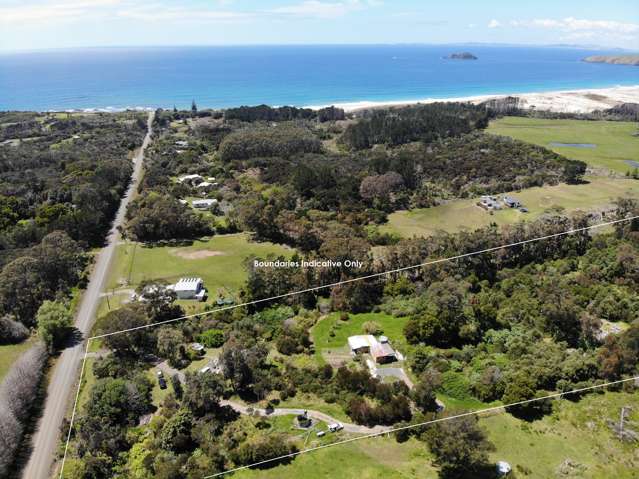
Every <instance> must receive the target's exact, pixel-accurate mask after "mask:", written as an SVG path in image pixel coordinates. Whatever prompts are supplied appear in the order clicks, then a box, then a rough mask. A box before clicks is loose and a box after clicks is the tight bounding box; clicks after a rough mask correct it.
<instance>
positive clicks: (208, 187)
mask: <svg viewBox="0 0 639 479" xmlns="http://www.w3.org/2000/svg"><path fill="white" fill-rule="evenodd" d="M215 186H216V184H215V183H211V182H210V181H203V182H202V183H200V184H199V185H197V186H196V188H197V189H198V190H201V191H211V190H212V189H213V188H215Z"/></svg>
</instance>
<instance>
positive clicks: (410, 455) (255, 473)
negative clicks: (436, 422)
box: [233, 437, 437, 479]
mask: <svg viewBox="0 0 639 479" xmlns="http://www.w3.org/2000/svg"><path fill="white" fill-rule="evenodd" d="M429 457H430V456H429V453H428V451H427V448H426V446H425V445H424V444H422V443H420V442H419V441H416V440H415V439H411V440H410V441H407V442H406V443H404V444H398V443H397V442H396V441H395V439H394V438H386V437H379V438H376V439H364V440H362V441H357V442H353V443H349V444H344V445H340V446H335V447H331V448H328V449H321V450H318V451H313V452H311V453H308V454H302V455H300V456H298V457H296V458H295V459H294V460H293V461H292V462H291V463H290V464H288V465H283V466H277V467H274V468H272V469H265V470H258V469H256V470H244V471H240V472H237V473H235V474H234V475H233V476H234V477H237V478H238V479H249V478H251V479H252V478H258V477H259V478H260V479H298V478H302V477H309V478H310V477H331V478H333V479H342V478H343V479H346V478H349V479H350V478H353V479H355V478H356V479H377V478H380V477H384V478H388V479H417V478H420V479H421V478H423V479H436V478H437V472H436V470H435V469H434V468H433V467H432V466H431V465H430V464H429V462H430V461H429Z"/></svg>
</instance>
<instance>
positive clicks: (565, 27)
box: [510, 17, 639, 34]
mask: <svg viewBox="0 0 639 479" xmlns="http://www.w3.org/2000/svg"><path fill="white" fill-rule="evenodd" d="M510 25H512V26H514V27H534V28H546V29H553V30H561V31H564V32H578V31H589V32H614V33H626V34H627V33H636V32H639V24H636V23H623V22H616V21H612V20H586V19H579V18H574V17H566V18H564V19H561V20H557V19H552V18H535V19H533V20H512V21H511V22H510Z"/></svg>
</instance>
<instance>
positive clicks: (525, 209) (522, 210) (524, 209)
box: [519, 206, 528, 213]
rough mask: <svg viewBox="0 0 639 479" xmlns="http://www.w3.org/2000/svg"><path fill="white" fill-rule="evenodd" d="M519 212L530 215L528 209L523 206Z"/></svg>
mask: <svg viewBox="0 0 639 479" xmlns="http://www.w3.org/2000/svg"><path fill="white" fill-rule="evenodd" d="M519 211H521V212H522V213H528V208H524V207H523V206H522V207H521V208H519Z"/></svg>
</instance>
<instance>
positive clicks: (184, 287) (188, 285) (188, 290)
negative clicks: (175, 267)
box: [167, 278, 207, 301]
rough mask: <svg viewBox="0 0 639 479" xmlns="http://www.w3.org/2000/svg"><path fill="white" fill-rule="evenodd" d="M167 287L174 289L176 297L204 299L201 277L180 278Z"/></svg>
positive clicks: (204, 290) (204, 291)
mask: <svg viewBox="0 0 639 479" xmlns="http://www.w3.org/2000/svg"><path fill="white" fill-rule="evenodd" d="M167 289H171V290H173V291H175V294H176V295H177V297H178V299H196V300H198V301H204V300H206V293H207V291H206V289H205V288H204V281H203V280H202V278H180V280H179V281H178V282H177V283H175V284H171V285H169V286H167Z"/></svg>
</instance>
